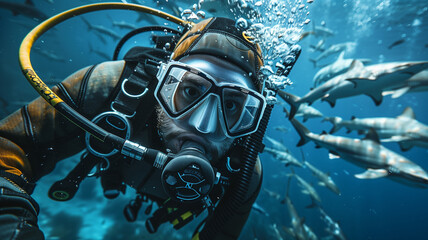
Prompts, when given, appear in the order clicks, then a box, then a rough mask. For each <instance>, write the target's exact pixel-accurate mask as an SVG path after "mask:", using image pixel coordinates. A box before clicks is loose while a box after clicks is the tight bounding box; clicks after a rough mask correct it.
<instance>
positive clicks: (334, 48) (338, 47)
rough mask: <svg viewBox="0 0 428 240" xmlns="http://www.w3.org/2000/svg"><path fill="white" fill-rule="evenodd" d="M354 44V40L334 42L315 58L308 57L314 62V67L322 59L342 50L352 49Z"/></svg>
mask: <svg viewBox="0 0 428 240" xmlns="http://www.w3.org/2000/svg"><path fill="white" fill-rule="evenodd" d="M356 45H357V44H356V43H355V42H344V43H338V44H334V45H331V46H330V47H329V48H327V49H326V50H325V51H323V52H322V53H321V54H320V55H318V57H316V58H315V59H309V60H310V61H311V62H312V63H313V64H314V67H316V66H317V64H318V62H319V61H321V60H322V59H324V58H327V57H329V56H331V55H333V54H336V53H340V52H343V51H351V50H352V49H354V48H355V46H356Z"/></svg>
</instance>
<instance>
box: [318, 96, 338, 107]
mask: <svg viewBox="0 0 428 240" xmlns="http://www.w3.org/2000/svg"><path fill="white" fill-rule="evenodd" d="M321 101H326V102H328V104H330V107H334V106H336V100H335V99H331V98H329V95H328V94H326V95H324V97H323V98H322V99H321Z"/></svg>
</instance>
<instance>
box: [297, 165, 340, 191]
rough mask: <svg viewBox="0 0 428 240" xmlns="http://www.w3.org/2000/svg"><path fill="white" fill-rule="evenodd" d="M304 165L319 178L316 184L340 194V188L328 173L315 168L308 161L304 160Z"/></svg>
mask: <svg viewBox="0 0 428 240" xmlns="http://www.w3.org/2000/svg"><path fill="white" fill-rule="evenodd" d="M304 164H305V166H306V167H307V168H308V169H309V170H310V171H311V172H312V174H313V175H314V176H315V177H316V178H317V179H318V180H319V182H318V185H320V186H323V187H326V188H328V189H330V190H331V191H332V192H334V193H336V194H337V195H340V190H339V188H338V187H337V185H336V183H335V182H334V181H333V179H332V178H331V176H330V175H329V174H326V173H324V172H323V171H321V170H319V169H318V168H316V167H315V166H314V165H312V164H311V163H310V162H308V161H304Z"/></svg>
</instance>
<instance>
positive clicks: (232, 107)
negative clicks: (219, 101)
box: [225, 100, 237, 112]
mask: <svg viewBox="0 0 428 240" xmlns="http://www.w3.org/2000/svg"><path fill="white" fill-rule="evenodd" d="M225 108H226V110H227V111H228V112H234V111H236V109H237V104H236V102H235V101H232V100H228V101H226V102H225Z"/></svg>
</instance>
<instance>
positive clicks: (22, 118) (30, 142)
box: [0, 61, 124, 182]
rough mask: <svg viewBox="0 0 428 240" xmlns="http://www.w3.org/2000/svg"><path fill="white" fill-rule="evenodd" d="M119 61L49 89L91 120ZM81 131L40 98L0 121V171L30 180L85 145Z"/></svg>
mask: <svg viewBox="0 0 428 240" xmlns="http://www.w3.org/2000/svg"><path fill="white" fill-rule="evenodd" d="M123 67H124V62H123V61H117V62H105V63H102V64H99V65H96V66H92V67H88V68H84V69H82V70H80V71H77V72H76V73H74V74H72V75H70V76H69V77H67V78H66V79H65V80H64V81H63V82H61V83H59V84H58V85H57V86H55V87H53V88H52V90H53V91H54V92H55V93H56V94H57V95H58V96H59V97H60V98H61V99H63V100H64V101H65V102H66V103H68V104H69V105H70V106H71V107H73V108H74V109H76V110H77V111H78V112H79V113H81V114H82V115H84V116H86V117H87V118H89V119H92V118H93V117H94V116H95V115H96V114H97V113H98V112H100V111H101V110H102V109H103V107H104V106H105V105H106V102H107V100H108V98H109V96H110V93H111V92H112V91H113V89H114V88H115V86H116V84H117V82H118V81H119V79H120V76H121V73H122V70H123ZM82 136H84V132H83V131H82V130H81V129H80V128H79V127H77V126H75V125H74V124H73V123H71V122H70V121H68V120H67V119H66V118H65V117H63V116H62V115H61V114H60V113H59V112H57V111H56V110H55V109H54V108H53V107H52V106H50V105H49V104H48V103H47V102H46V101H45V100H44V99H42V98H41V97H39V98H37V99H36V100H34V101H33V102H31V103H30V104H28V105H26V106H24V107H22V108H21V109H20V110H17V111H16V112H14V113H13V114H11V115H9V116H8V117H6V118H5V119H3V120H2V121H0V150H1V151H0V170H3V171H6V172H8V173H12V174H15V175H18V176H19V175H24V176H25V177H26V178H28V179H30V180H31V181H32V182H35V181H37V180H38V179H39V178H40V177H42V176H44V175H46V174H48V173H49V172H51V171H52V170H53V168H54V166H55V164H56V163H57V162H58V161H59V160H61V159H64V158H67V157H69V156H72V155H74V154H76V153H78V152H80V151H81V150H82V149H83V148H84V138H83V137H82Z"/></svg>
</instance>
